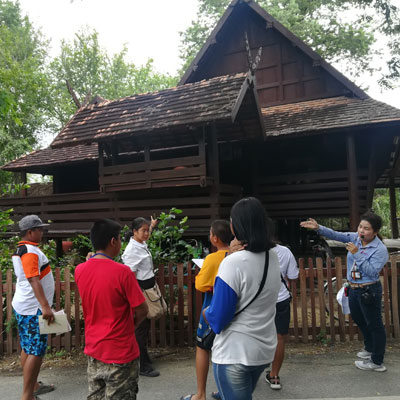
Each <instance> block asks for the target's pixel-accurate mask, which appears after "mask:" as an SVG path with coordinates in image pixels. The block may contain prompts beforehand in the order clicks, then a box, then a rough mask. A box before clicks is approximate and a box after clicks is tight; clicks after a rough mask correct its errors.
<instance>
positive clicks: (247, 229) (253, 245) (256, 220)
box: [231, 197, 275, 253]
mask: <svg viewBox="0 0 400 400" xmlns="http://www.w3.org/2000/svg"><path fill="white" fill-rule="evenodd" d="M231 222H232V228H233V233H234V234H235V236H236V239H238V240H239V241H241V242H243V243H245V244H247V246H246V250H249V251H252V252H254V253H259V252H261V251H268V250H269V249H271V248H272V247H275V244H274V243H273V242H272V232H271V231H272V229H271V227H272V223H271V220H270V219H269V218H268V217H267V214H266V212H265V210H264V207H263V206H262V204H261V202H260V201H259V200H257V199H256V198H255V197H246V198H244V199H241V200H239V201H237V202H236V203H235V204H234V205H233V207H232V209H231Z"/></svg>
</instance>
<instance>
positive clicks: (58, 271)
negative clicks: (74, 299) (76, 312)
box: [53, 267, 61, 351]
mask: <svg viewBox="0 0 400 400" xmlns="http://www.w3.org/2000/svg"><path fill="white" fill-rule="evenodd" d="M55 275H56V282H55V293H56V311H59V310H60V308H61V268H60V267H57V268H56V270H55ZM53 339H54V340H53V343H55V347H56V349H57V350H58V351H59V350H60V349H61V335H57V336H56V337H54V338H53Z"/></svg>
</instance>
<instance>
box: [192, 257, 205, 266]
mask: <svg viewBox="0 0 400 400" xmlns="http://www.w3.org/2000/svg"><path fill="white" fill-rule="evenodd" d="M192 261H193V262H194V263H195V264H196V265H197V266H198V267H199V268H201V267H202V266H203V262H204V259H203V258H192Z"/></svg>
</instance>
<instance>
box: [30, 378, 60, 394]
mask: <svg viewBox="0 0 400 400" xmlns="http://www.w3.org/2000/svg"><path fill="white" fill-rule="evenodd" d="M38 384H39V389H38V390H36V391H34V392H33V396H39V394H45V393H50V392H52V391H53V390H55V389H56V387H55V386H54V385H45V384H44V383H43V382H42V381H39V382H38Z"/></svg>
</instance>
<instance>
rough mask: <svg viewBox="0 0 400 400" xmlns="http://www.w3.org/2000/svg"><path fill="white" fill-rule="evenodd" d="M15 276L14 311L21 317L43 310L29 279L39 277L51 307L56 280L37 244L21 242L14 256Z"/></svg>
mask: <svg viewBox="0 0 400 400" xmlns="http://www.w3.org/2000/svg"><path fill="white" fill-rule="evenodd" d="M21 258H22V259H21ZM12 261H13V265H14V272H15V276H16V277H17V283H16V285H15V294H14V297H13V300H12V306H13V308H14V310H15V311H16V312H17V313H18V314H21V315H36V313H37V311H38V309H40V310H42V307H41V305H40V303H39V300H38V299H37V298H36V296H35V293H34V291H33V288H32V286H31V284H30V283H29V281H28V278H31V277H33V276H38V277H39V280H40V284H41V285H42V288H43V292H44V295H45V297H46V299H47V302H48V303H49V306H50V307H51V306H52V304H53V297H54V278H53V274H52V272H51V269H50V264H49V260H48V259H47V257H46V256H45V255H44V253H43V252H42V251H41V250H40V249H39V247H37V246H36V245H35V244H33V243H30V242H20V243H19V247H18V250H17V252H16V253H15V254H14V255H13V256H12Z"/></svg>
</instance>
